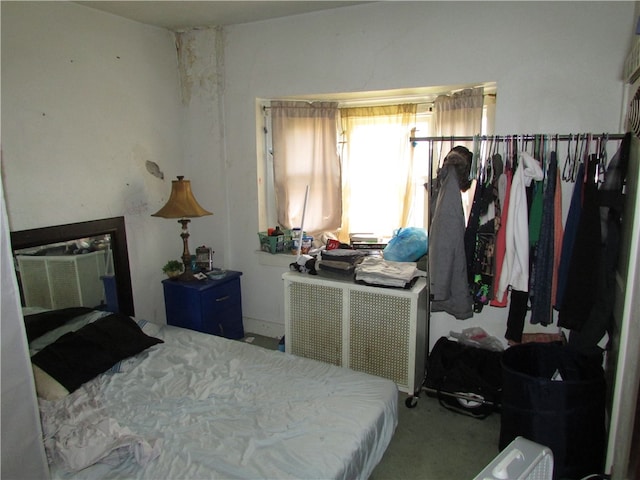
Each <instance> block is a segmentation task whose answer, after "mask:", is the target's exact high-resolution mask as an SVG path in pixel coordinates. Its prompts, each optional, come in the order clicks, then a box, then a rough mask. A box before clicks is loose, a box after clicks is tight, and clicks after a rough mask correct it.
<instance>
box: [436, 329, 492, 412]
mask: <svg viewBox="0 0 640 480" xmlns="http://www.w3.org/2000/svg"><path fill="white" fill-rule="evenodd" d="M501 357H502V352H495V351H491V350H485V349H482V348H476V347H472V346H469V345H464V344H461V343H458V342H456V341H454V340H449V339H448V338H447V337H441V338H440V339H438V341H437V342H436V344H435V345H434V346H433V349H432V350H431V353H430V354H429V358H428V360H427V375H426V378H425V387H426V388H427V389H428V390H432V391H433V393H434V394H435V395H436V396H437V397H438V399H439V401H440V404H441V405H442V406H443V407H445V408H448V409H449V410H453V411H455V412H458V413H463V414H465V415H469V416H471V417H474V418H486V417H487V416H489V415H490V414H491V413H493V412H494V411H497V410H498V409H499V407H500V395H501V392H502V368H501V365H500V360H501Z"/></svg>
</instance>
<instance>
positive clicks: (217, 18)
mask: <svg viewBox="0 0 640 480" xmlns="http://www.w3.org/2000/svg"><path fill="white" fill-rule="evenodd" d="M75 3H78V4H81V5H84V6H87V7H90V8H95V9H97V10H102V11H104V12H108V13H112V14H114V15H118V16H120V17H125V18H128V19H130V20H135V21H136V22H140V23H146V24H148V25H155V26H157V27H162V28H167V29H169V30H185V29H189V28H196V27H206V26H214V25H234V24H239V23H249V22H256V21H260V20H268V19H271V18H278V17H288V16H291V15H298V14H302V13H309V12H315V11H319V10H329V9H333V8H340V7H345V6H350V5H355V4H359V3H371V2H368V1H341V0H340V1H338V0H334V1H244V0H236V1H226V2H217V1H84V2H75Z"/></svg>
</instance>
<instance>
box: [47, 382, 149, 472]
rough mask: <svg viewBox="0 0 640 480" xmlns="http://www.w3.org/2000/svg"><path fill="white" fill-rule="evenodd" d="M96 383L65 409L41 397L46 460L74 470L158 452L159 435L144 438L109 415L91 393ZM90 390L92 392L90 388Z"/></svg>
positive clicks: (144, 459) (143, 459)
mask: <svg viewBox="0 0 640 480" xmlns="http://www.w3.org/2000/svg"><path fill="white" fill-rule="evenodd" d="M98 385H99V384H98V383H96V382H92V383H90V384H89V385H87V388H85V389H84V390H83V391H82V393H81V394H79V395H74V397H73V402H69V403H68V404H67V408H66V409H60V408H55V402H47V401H44V400H41V401H40V416H41V419H42V425H43V427H44V430H43V432H42V433H43V439H44V445H45V450H46V452H47V457H48V458H49V462H55V463H58V464H60V465H62V466H63V467H64V468H65V469H66V470H69V471H72V472H76V471H79V470H82V469H83V468H86V467H88V466H89V465H93V464H94V463H97V462H104V463H107V464H111V465H118V464H119V463H122V461H124V460H126V459H127V458H132V459H135V461H136V462H137V463H138V464H140V465H146V464H147V463H148V462H149V461H151V460H153V459H154V458H156V457H157V456H158V455H160V449H161V447H162V440H161V439H154V440H151V441H147V440H146V439H145V438H144V437H142V436H140V435H137V434H135V433H133V432H132V431H131V430H130V429H128V428H127V427H122V426H120V424H119V423H118V422H117V421H116V420H115V419H114V418H111V417H109V416H108V414H107V413H106V411H105V408H104V407H103V406H101V405H99V402H97V401H94V400H93V399H92V397H91V396H90V395H91V394H92V393H93V394H95V393H96V392H95V390H96V389H97V388H96V387H97V386H98ZM92 391H93V392H92Z"/></svg>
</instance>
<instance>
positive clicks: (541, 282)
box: [530, 152, 558, 326]
mask: <svg viewBox="0 0 640 480" xmlns="http://www.w3.org/2000/svg"><path fill="white" fill-rule="evenodd" d="M557 173H558V161H557V159H556V152H551V160H550V162H549V171H548V173H547V182H546V185H545V187H544V192H543V202H542V206H543V209H542V217H541V222H540V235H539V237H538V241H537V255H536V267H535V280H534V281H533V282H532V285H533V288H532V289H531V292H530V293H531V323H540V324H542V325H545V326H546V325H550V324H551V323H553V315H552V308H551V288H552V286H553V267H554V237H555V218H554V217H555V209H554V203H555V194H556V176H557Z"/></svg>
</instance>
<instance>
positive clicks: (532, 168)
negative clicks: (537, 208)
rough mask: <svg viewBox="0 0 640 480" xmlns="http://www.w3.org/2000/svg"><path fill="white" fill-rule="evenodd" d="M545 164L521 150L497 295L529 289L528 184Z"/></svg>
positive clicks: (540, 174) (512, 185)
mask: <svg viewBox="0 0 640 480" xmlns="http://www.w3.org/2000/svg"><path fill="white" fill-rule="evenodd" d="M542 178H543V173H542V168H541V167H540V164H539V163H538V161H537V160H536V159H535V158H533V157H532V156H531V155H530V154H529V153H527V152H521V153H520V161H519V162H518V167H517V168H516V172H515V174H514V175H513V181H512V184H511V192H510V196H509V212H508V214H507V226H506V232H505V242H506V245H505V256H504V260H503V263H502V273H501V276H500V282H499V284H498V289H497V291H496V297H497V298H498V299H500V298H502V297H503V295H504V293H505V292H506V291H507V288H508V287H509V286H511V287H512V288H513V289H514V290H519V291H523V292H526V291H528V290H529V223H528V216H529V215H528V203H527V192H526V188H527V187H528V186H529V185H531V181H532V180H542Z"/></svg>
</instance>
